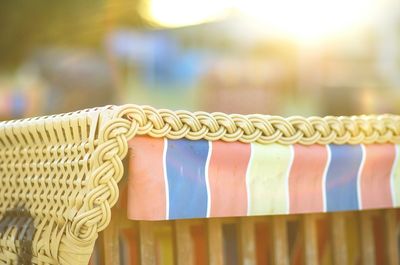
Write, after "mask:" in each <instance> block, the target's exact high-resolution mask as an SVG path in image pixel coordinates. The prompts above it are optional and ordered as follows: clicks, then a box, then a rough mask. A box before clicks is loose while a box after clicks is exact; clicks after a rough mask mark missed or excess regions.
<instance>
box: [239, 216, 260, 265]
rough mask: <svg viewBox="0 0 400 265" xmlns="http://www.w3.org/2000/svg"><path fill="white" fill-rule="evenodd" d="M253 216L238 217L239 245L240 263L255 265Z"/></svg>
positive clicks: (254, 220)
mask: <svg viewBox="0 0 400 265" xmlns="http://www.w3.org/2000/svg"><path fill="white" fill-rule="evenodd" d="M255 222H256V219H255V218H253V217H243V218H240V246H241V248H242V264H243V265H256V262H257V256H256V238H255Z"/></svg>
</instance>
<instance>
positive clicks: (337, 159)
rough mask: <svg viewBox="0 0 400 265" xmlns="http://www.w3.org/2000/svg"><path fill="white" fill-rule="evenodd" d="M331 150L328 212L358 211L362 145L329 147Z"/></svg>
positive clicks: (327, 184)
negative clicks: (358, 181) (358, 179)
mask: <svg viewBox="0 0 400 265" xmlns="http://www.w3.org/2000/svg"><path fill="white" fill-rule="evenodd" d="M329 148H330V151H331V161H330V164H329V168H328V172H327V175H326V186H325V191H326V208H327V209H326V210H327V211H328V212H332V211H346V210H357V209H358V197H357V175H358V170H359V168H360V165H361V161H362V148H361V145H329Z"/></svg>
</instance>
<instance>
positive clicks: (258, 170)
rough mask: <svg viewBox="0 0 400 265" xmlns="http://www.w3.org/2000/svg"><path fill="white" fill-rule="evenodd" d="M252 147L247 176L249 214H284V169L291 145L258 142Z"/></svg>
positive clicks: (285, 170) (286, 198)
mask: <svg viewBox="0 0 400 265" xmlns="http://www.w3.org/2000/svg"><path fill="white" fill-rule="evenodd" d="M252 147H253V150H252V159H251V161H250V163H249V169H248V178H247V180H248V182H247V184H248V188H249V195H250V196H249V198H250V200H249V214H250V215H264V214H286V213H287V212H288V202H287V200H288V185H287V184H288V172H290V171H289V168H290V165H291V163H292V161H293V152H292V147H291V146H288V145H279V144H268V145H263V144H258V143H255V144H253V145H252Z"/></svg>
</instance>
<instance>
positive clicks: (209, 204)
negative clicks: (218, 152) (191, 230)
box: [204, 141, 212, 217]
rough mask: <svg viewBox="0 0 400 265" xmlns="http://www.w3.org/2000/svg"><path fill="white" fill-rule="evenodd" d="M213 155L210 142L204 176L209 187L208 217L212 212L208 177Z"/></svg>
mask: <svg viewBox="0 0 400 265" xmlns="http://www.w3.org/2000/svg"><path fill="white" fill-rule="evenodd" d="M211 155H212V142H211V141H208V154H207V160H206V168H205V170H204V174H205V178H206V186H207V217H210V211H211V190H210V180H209V176H208V171H209V168H210V159H211Z"/></svg>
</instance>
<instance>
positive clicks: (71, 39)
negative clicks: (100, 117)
mask: <svg viewBox="0 0 400 265" xmlns="http://www.w3.org/2000/svg"><path fill="white" fill-rule="evenodd" d="M140 1H141V0H85V1H81V0H68V1H50V0H33V1H26V0H11V1H9V0H2V1H0V70H8V69H13V68H14V67H16V66H18V64H20V63H21V61H23V60H24V58H26V57H28V56H29V55H30V54H31V53H32V52H34V51H35V50H36V49H38V48H46V47H48V46H52V45H57V46H67V47H80V48H82V47H90V48H100V47H101V46H102V45H103V43H104V37H105V35H106V33H107V32H108V31H109V30H111V29H112V28H113V27H115V26H119V27H121V26H122V27H123V26H140V25H144V24H146V21H145V20H144V19H143V18H142V17H141V16H140V12H139V6H140Z"/></svg>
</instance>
